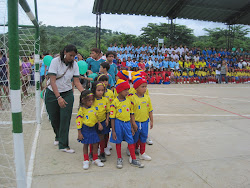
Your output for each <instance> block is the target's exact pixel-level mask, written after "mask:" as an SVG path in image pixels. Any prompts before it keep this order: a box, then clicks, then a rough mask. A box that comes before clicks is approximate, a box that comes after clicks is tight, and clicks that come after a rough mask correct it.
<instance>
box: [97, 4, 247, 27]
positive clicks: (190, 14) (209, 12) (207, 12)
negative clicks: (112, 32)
mask: <svg viewBox="0 0 250 188" xmlns="http://www.w3.org/2000/svg"><path fill="white" fill-rule="evenodd" d="M93 13H94V14H103V13H106V14H130V15H146V16H158V17H168V18H170V19H175V18H184V19H193V20H202V21H212V22H222V23H226V24H229V25H233V24H244V25H250V1H249V0H239V1H236V0H95V2H94V7H93Z"/></svg>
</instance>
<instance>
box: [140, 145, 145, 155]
mask: <svg viewBox="0 0 250 188" xmlns="http://www.w3.org/2000/svg"><path fill="white" fill-rule="evenodd" d="M145 150H146V143H140V153H141V154H143V153H145Z"/></svg>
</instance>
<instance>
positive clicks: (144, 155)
mask: <svg viewBox="0 0 250 188" xmlns="http://www.w3.org/2000/svg"><path fill="white" fill-rule="evenodd" d="M140 159H143V160H145V161H151V159H152V158H151V157H150V156H148V155H147V154H146V153H143V154H142V155H140Z"/></svg>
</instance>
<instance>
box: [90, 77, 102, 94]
mask: <svg viewBox="0 0 250 188" xmlns="http://www.w3.org/2000/svg"><path fill="white" fill-rule="evenodd" d="M98 84H101V82H98V81H96V82H94V83H93V84H92V88H91V92H92V93H93V94H94V96H95V97H96V88H97V86H98ZM103 87H104V88H105V86H104V85H103ZM103 96H104V92H103Z"/></svg>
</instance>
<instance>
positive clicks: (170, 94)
mask: <svg viewBox="0 0 250 188" xmlns="http://www.w3.org/2000/svg"><path fill="white" fill-rule="evenodd" d="M151 94H152V95H169V96H174V95H177V96H184V97H199V98H209V99H224V100H232V101H239V102H250V101H246V100H239V99H230V98H220V97H211V96H200V95H185V94H172V93H150V95H151Z"/></svg>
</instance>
